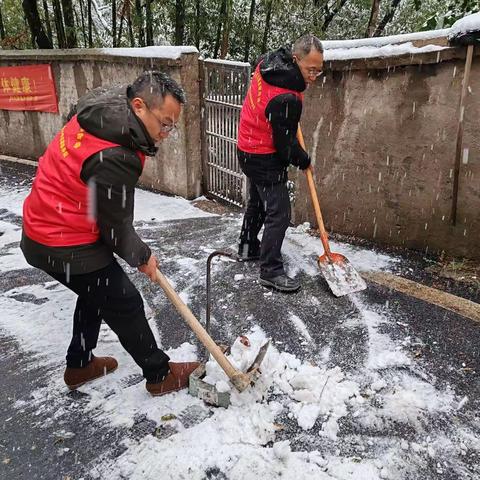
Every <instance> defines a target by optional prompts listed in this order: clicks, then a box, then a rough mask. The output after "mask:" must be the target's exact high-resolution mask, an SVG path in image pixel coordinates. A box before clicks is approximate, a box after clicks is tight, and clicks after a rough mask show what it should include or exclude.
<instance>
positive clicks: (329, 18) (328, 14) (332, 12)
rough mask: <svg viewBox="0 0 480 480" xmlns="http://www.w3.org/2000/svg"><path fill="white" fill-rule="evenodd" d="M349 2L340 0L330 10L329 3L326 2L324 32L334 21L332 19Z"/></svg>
mask: <svg viewBox="0 0 480 480" xmlns="http://www.w3.org/2000/svg"><path fill="white" fill-rule="evenodd" d="M346 3H347V0H340V2H339V3H338V4H337V6H336V7H335V8H334V9H333V10H328V4H327V3H325V11H326V15H325V20H324V22H323V25H322V32H326V31H327V30H328V27H329V26H330V24H331V23H332V20H333V19H334V18H335V17H336V15H337V13H338V12H340V10H341V9H342V8H343V6H344V5H345V4H346Z"/></svg>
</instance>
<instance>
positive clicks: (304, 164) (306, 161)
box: [298, 155, 312, 170]
mask: <svg viewBox="0 0 480 480" xmlns="http://www.w3.org/2000/svg"><path fill="white" fill-rule="evenodd" d="M311 163H312V159H311V158H310V157H309V156H308V155H307V156H306V157H304V158H300V159H299V160H298V168H299V169H300V170H306V169H307V168H308V167H309V166H310V164H311Z"/></svg>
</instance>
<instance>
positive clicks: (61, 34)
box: [52, 0, 66, 48]
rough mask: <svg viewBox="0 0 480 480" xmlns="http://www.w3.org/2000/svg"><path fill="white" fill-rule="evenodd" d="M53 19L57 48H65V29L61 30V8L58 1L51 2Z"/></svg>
mask: <svg viewBox="0 0 480 480" xmlns="http://www.w3.org/2000/svg"><path fill="white" fill-rule="evenodd" d="M52 6H53V18H54V21H55V30H56V32H57V44H58V48H65V44H66V40H65V29H64V28H63V17H62V8H61V7H60V0H52Z"/></svg>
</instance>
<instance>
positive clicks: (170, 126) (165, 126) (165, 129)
mask: <svg viewBox="0 0 480 480" xmlns="http://www.w3.org/2000/svg"><path fill="white" fill-rule="evenodd" d="M145 107H146V108H147V110H148V111H149V112H150V113H151V114H152V116H153V117H154V118H155V120H156V121H157V123H158V125H159V127H160V131H161V132H162V133H174V132H175V133H176V131H177V126H176V125H175V123H165V122H162V121H161V120H160V119H159V118H157V116H156V115H155V114H154V113H153V112H152V110H151V109H150V107H149V106H148V105H147V104H146V103H145Z"/></svg>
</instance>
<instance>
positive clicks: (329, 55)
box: [324, 42, 447, 61]
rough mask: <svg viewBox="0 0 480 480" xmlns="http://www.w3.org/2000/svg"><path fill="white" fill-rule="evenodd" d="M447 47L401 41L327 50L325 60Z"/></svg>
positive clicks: (387, 55)
mask: <svg viewBox="0 0 480 480" xmlns="http://www.w3.org/2000/svg"><path fill="white" fill-rule="evenodd" d="M445 48H447V47H440V46H438V45H425V46H424V47H414V46H413V44H412V42H408V43H401V44H398V45H385V46H382V47H373V46H371V47H370V46H368V47H358V48H335V49H332V50H325V55H324V57H325V60H326V61H329V60H353V59H360V58H378V57H395V56H398V55H405V54H408V53H410V54H415V53H425V52H437V51H440V50H444V49H445Z"/></svg>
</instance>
